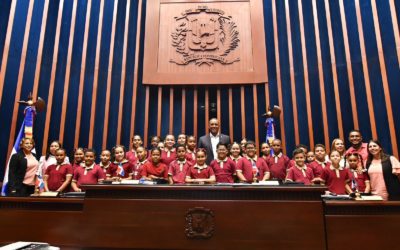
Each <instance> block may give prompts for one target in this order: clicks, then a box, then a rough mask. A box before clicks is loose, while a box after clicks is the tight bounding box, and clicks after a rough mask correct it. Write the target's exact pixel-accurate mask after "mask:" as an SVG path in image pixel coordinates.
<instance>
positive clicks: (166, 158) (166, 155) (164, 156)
mask: <svg viewBox="0 0 400 250" xmlns="http://www.w3.org/2000/svg"><path fill="white" fill-rule="evenodd" d="M174 145H175V136H174V135H167V136H166V137H165V143H164V146H165V147H164V150H162V151H161V162H162V163H164V164H165V165H167V166H169V164H170V163H171V162H173V161H174V160H175V159H176V152H175V148H174Z"/></svg>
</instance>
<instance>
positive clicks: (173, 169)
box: [168, 159, 193, 184]
mask: <svg viewBox="0 0 400 250" xmlns="http://www.w3.org/2000/svg"><path fill="white" fill-rule="evenodd" d="M191 166H193V164H192V163H191V162H189V161H188V160H186V159H185V160H184V161H179V160H175V161H173V162H171V163H170V164H169V168H168V175H170V176H172V180H173V181H174V183H176V184H183V183H185V178H186V174H187V172H188V170H189V169H190V167H191Z"/></svg>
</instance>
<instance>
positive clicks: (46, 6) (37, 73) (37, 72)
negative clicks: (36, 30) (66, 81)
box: [32, 0, 49, 100]
mask: <svg viewBox="0 0 400 250" xmlns="http://www.w3.org/2000/svg"><path fill="white" fill-rule="evenodd" d="M48 12H49V0H45V2H44V7H43V16H42V25H41V27H40V37H39V47H38V54H37V57H36V66H35V67H36V68H35V77H34V80H33V91H32V98H33V100H36V99H37V94H38V89H39V79H40V70H41V68H42V59H43V44H44V35H45V33H46V26H47V14H48Z"/></svg>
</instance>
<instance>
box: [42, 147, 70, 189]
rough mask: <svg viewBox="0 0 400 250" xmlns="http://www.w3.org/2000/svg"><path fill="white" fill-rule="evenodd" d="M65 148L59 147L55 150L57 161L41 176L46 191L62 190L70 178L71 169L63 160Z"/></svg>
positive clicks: (66, 187) (67, 184) (66, 186)
mask: <svg viewBox="0 0 400 250" xmlns="http://www.w3.org/2000/svg"><path fill="white" fill-rule="evenodd" d="M66 155H67V154H66V152H65V149H63V148H59V149H57V151H56V160H57V163H56V164H53V165H50V166H49V167H48V168H47V169H46V173H45V174H44V176H43V182H44V190H45V191H46V192H49V191H52V192H64V190H66V189H68V187H69V184H70V183H71V180H72V175H73V170H72V166H71V165H70V164H69V163H66V162H65V158H66Z"/></svg>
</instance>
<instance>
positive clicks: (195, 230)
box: [185, 207, 215, 239]
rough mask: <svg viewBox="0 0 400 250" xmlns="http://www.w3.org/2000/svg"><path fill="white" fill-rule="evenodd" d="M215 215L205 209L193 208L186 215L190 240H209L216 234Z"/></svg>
mask: <svg viewBox="0 0 400 250" xmlns="http://www.w3.org/2000/svg"><path fill="white" fill-rule="evenodd" d="M214 227H215V226H214V213H213V212H212V211H211V210H210V209H206V208H203V207H196V208H191V209H189V211H188V212H187V213H186V229H185V233H186V236H187V237H188V238H190V239H209V238H211V237H212V236H213V234H214Z"/></svg>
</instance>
